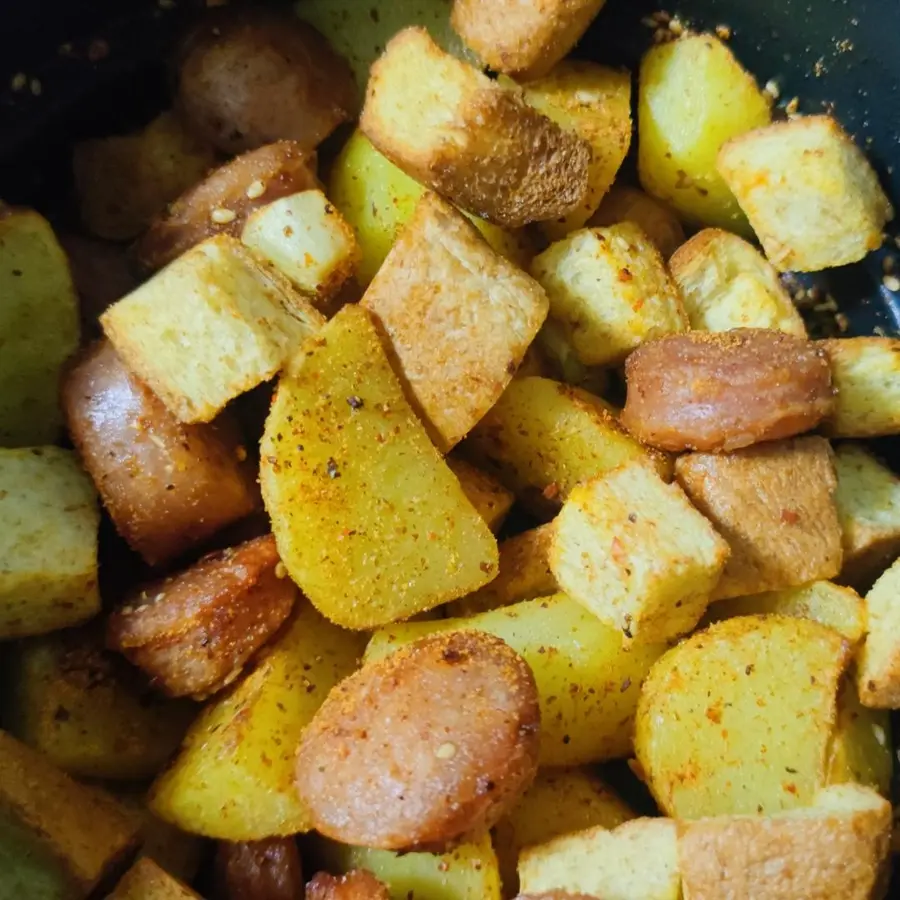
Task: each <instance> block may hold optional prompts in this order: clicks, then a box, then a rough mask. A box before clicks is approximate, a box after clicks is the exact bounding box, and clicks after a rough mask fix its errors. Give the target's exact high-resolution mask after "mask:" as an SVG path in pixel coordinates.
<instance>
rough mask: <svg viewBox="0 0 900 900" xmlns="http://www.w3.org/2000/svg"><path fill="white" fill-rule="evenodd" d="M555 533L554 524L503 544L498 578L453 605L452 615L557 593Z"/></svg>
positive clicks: (533, 530) (523, 534)
mask: <svg viewBox="0 0 900 900" xmlns="http://www.w3.org/2000/svg"><path fill="white" fill-rule="evenodd" d="M553 531H554V526H553V524H552V523H551V524H549V525H541V526H540V527H539V528H532V529H531V530H530V531H523V532H522V533H521V534H517V535H516V536H515V537H511V538H507V539H506V540H505V541H501V542H500V544H499V545H498V546H497V550H498V553H499V556H500V564H499V567H498V571H497V577H496V578H495V579H494V580H493V581H490V582H488V583H487V584H486V585H485V586H484V587H482V588H479V589H478V590H477V591H474V592H473V593H471V594H469V595H468V596H466V597H463V598H462V599H461V600H454V601H453V602H452V603H450V604H449V605H448V610H449V612H450V615H452V616H472V615H475V614H476V613H480V612H487V611H488V610H490V609H500V608H501V607H504V606H511V605H512V604H513V603H519V602H520V601H521V600H534V599H536V598H537V597H549V596H550V595H551V594H555V593H557V592H558V591H559V584H558V583H557V581H556V576H555V575H554V574H553V572H551V571H550V544H551V541H552V538H553Z"/></svg>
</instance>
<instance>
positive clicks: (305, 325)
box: [100, 235, 324, 423]
mask: <svg viewBox="0 0 900 900" xmlns="http://www.w3.org/2000/svg"><path fill="white" fill-rule="evenodd" d="M323 321H324V320H323V318H322V315H321V313H319V312H318V311H317V310H316V309H314V308H313V307H312V306H310V305H309V304H308V303H306V301H304V300H302V299H301V298H300V296H299V295H297V294H296V293H295V292H294V291H293V290H292V288H291V287H290V285H289V284H288V283H287V282H286V281H284V280H283V279H282V277H281V276H277V275H276V273H275V272H273V271H272V270H271V269H269V268H267V267H266V266H264V265H263V264H262V263H261V262H259V261H258V260H257V258H256V257H255V256H254V255H253V254H252V253H251V252H250V251H249V250H247V249H246V248H245V247H243V246H241V244H240V243H239V242H238V241H236V240H235V239H234V238H232V237H228V236H227V235H218V236H216V237H213V238H209V239H208V240H206V241H204V242H203V243H202V244H200V245H198V246H197V247H194V248H193V249H192V250H190V251H189V252H188V253H185V255H184V256H183V257H181V258H180V259H179V260H178V261H177V262H176V263H175V264H174V265H171V266H169V267H168V268H166V269H165V270H164V271H162V272H159V273H158V274H157V275H156V276H155V277H153V278H151V279H150V281H147V282H145V283H144V284H143V285H141V287H139V288H138V289H137V290H136V291H133V292H132V293H131V294H129V295H128V296H127V297H125V298H123V299H122V300H120V301H119V302H118V303H116V304H115V305H114V306H111V307H110V308H109V309H108V310H107V311H106V312H105V313H104V314H103V316H102V317H101V320H100V322H101V324H102V325H103V330H104V331H105V332H106V336H107V337H108V338H109V339H110V341H111V342H112V344H113V346H114V347H115V349H116V352H117V353H118V354H119V356H121V358H122V360H123V362H124V363H125V364H126V365H127V366H128V368H129V369H131V370H132V371H133V372H134V373H135V375H137V376H138V377H139V378H141V379H142V380H143V381H145V382H146V383H147V386H148V387H149V388H150V389H151V390H152V391H153V392H154V393H155V394H156V395H157V396H158V397H159V398H160V400H162V401H163V403H165V404H166V406H167V407H168V408H169V410H171V412H173V413H174V414H175V415H176V416H177V417H178V418H179V419H180V420H181V421H182V422H188V423H190V422H209V421H210V420H211V419H213V418H214V417H215V416H216V414H217V413H219V412H220V411H221V410H222V409H223V408H224V407H225V405H226V404H227V403H228V401H229V400H232V399H234V398H235V397H237V396H238V395H240V394H242V393H244V392H245V391H249V390H250V389H251V388H253V387H256V386H257V385H258V384H261V383H262V382H263V381H267V380H268V379H269V378H271V377H272V376H273V375H275V374H277V373H278V372H279V371H280V369H281V368H282V366H283V365H284V364H285V363H286V362H287V360H288V358H289V357H290V356H291V355H292V354H293V353H295V352H296V351H297V350H298V349H299V345H300V344H301V343H302V341H303V339H304V338H305V337H307V336H308V335H310V334H313V333H315V332H316V331H317V330H318V329H319V327H320V326H321V325H322V322H323Z"/></svg>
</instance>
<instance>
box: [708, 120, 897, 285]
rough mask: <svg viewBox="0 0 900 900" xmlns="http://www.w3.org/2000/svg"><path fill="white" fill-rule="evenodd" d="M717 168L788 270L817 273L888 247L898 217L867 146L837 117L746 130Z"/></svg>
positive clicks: (768, 247)
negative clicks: (887, 229) (888, 227)
mask: <svg viewBox="0 0 900 900" xmlns="http://www.w3.org/2000/svg"><path fill="white" fill-rule="evenodd" d="M718 169H719V172H720V173H721V175H722V177H723V178H724V179H725V181H726V183H727V184H728V186H729V187H730V188H731V190H732V191H733V192H734V195H735V196H736V197H737V200H738V203H740V205H741V208H742V209H743V210H744V212H745V213H746V214H747V218H748V219H749V220H750V224H751V225H752V226H753V230H754V231H755V232H756V235H757V237H758V238H759V240H760V243H761V244H762V245H763V249H764V250H765V251H766V256H768V257H769V260H770V261H771V262H772V265H774V266H775V268H776V269H778V270H779V271H781V272H786V271H788V270H793V271H799V272H818V271H820V270H821V269H830V268H834V267H835V266H844V265H847V264H848V263H852V262H857V261H859V260H861V259H862V258H863V257H864V256H866V254H868V253H869V252H870V251H871V250H876V249H878V247H880V246H881V241H882V229H883V228H884V225H885V223H886V222H888V221H890V219H892V218H893V216H894V210H893V208H892V207H891V204H890V201H889V200H888V198H887V196H885V193H884V191H883V190H882V189H881V185H879V183H878V176H877V175H876V174H875V172H874V171H873V170H872V167H871V166H870V165H869V162H868V160H867V159H866V157H865V155H864V154H863V152H862V150H860V149H859V147H857V146H856V144H854V143H853V139H852V138H851V137H850V136H849V135H848V134H847V133H846V132H845V131H844V130H843V128H841V126H840V125H839V124H838V122H837V121H836V120H835V119H833V118H832V117H831V116H803V117H800V118H796V119H791V120H789V121H787V122H777V123H775V124H773V125H769V126H767V127H765V128H759V129H757V130H755V131H751V132H748V133H747V134H743V135H740V136H739V137H736V138H734V139H733V140H731V141H729V142H728V143H727V144H725V145H724V146H723V147H722V149H721V150H720V151H719V158H718Z"/></svg>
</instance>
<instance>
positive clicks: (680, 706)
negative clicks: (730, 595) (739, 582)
mask: <svg viewBox="0 0 900 900" xmlns="http://www.w3.org/2000/svg"><path fill="white" fill-rule="evenodd" d="M849 662H850V646H849V644H848V643H847V641H845V640H844V639H843V638H842V637H841V636H840V635H839V634H838V633H837V632H836V631H833V630H832V629H830V628H826V627H825V626H823V625H819V624H818V623H817V622H810V621H808V620H806V619H788V618H783V617H781V616H746V617H742V618H737V619H729V620H728V621H725V622H720V623H719V624H717V625H713V626H711V627H710V628H708V629H707V630H706V631H701V632H698V633H696V634H694V635H692V636H691V637H689V638H688V639H687V640H685V641H683V642H682V643H680V644H679V645H678V646H677V647H675V648H674V649H672V650H670V651H669V652H668V653H667V654H666V655H665V656H664V657H663V658H662V659H661V660H660V661H659V663H657V665H655V666H654V667H653V669H652V670H651V672H650V675H649V676H648V678H647V679H646V680H645V681H644V684H643V687H642V688H641V697H640V701H639V703H638V715H637V730H636V734H635V752H636V755H637V759H638V762H639V763H640V765H641V769H642V771H643V773H644V776H645V778H646V780H647V784H648V786H649V787H650V790H651V791H652V792H653V796H654V797H655V798H656V802H657V803H658V804H659V806H660V809H661V810H662V811H663V812H664V813H665V814H666V815H670V816H676V817H678V818H681V819H696V818H701V817H703V816H714V815H721V814H726V813H736V814H754V813H760V814H771V813H775V812H778V811H779V810H783V809H794V808H797V807H801V806H808V805H809V803H810V802H811V801H812V799H813V797H814V796H815V794H816V791H818V790H819V788H821V787H824V786H825V784H826V783H827V775H828V762H829V760H828V751H829V747H830V743H831V737H832V733H833V731H834V726H835V721H836V699H837V691H838V685H839V683H840V679H841V676H842V675H843V673H844V670H845V669H846V668H847V666H848V664H849Z"/></svg>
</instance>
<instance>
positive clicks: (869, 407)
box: [819, 337, 900, 438]
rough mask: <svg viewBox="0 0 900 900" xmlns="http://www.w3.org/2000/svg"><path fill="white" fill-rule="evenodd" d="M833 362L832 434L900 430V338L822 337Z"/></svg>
mask: <svg viewBox="0 0 900 900" xmlns="http://www.w3.org/2000/svg"><path fill="white" fill-rule="evenodd" d="M819 343H820V346H822V347H824V348H825V351H826V353H827V354H828V359H829V360H830V362H831V378H832V381H833V382H834V387H835V404H834V414H833V415H832V416H831V418H830V420H829V421H827V422H826V423H825V430H826V432H827V433H828V434H830V435H831V436H832V437H859V438H863V437H877V436H878V435H884V434H897V433H898V432H900V339H898V338H886V337H885V338H882V337H858V338H838V339H833V340H827V341H820V342H819Z"/></svg>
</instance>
